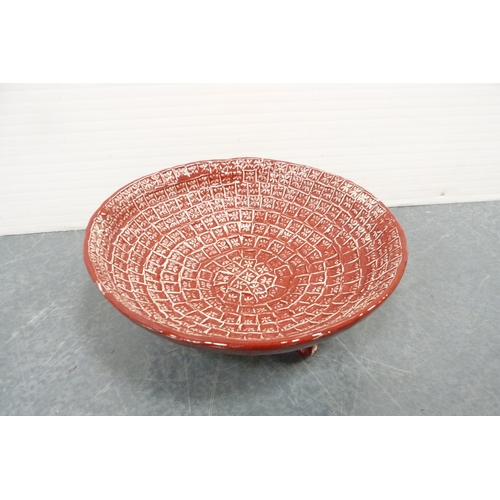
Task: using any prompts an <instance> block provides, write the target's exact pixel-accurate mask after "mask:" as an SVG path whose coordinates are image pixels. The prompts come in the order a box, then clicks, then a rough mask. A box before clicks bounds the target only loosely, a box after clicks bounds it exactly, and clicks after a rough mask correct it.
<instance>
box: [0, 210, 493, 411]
mask: <svg viewBox="0 0 500 500" xmlns="http://www.w3.org/2000/svg"><path fill="white" fill-rule="evenodd" d="M393 211H394V214H395V215H396V217H397V218H398V220H399V221H400V222H401V224H402V226H403V228H404V230H405V232H406V236H407V238H408V248H409V255H410V257H409V261H408V267H407V270H406V273H405V275H404V277H403V279H402V281H401V283H400V285H399V287H398V288H397V289H396V291H395V292H394V294H393V295H391V297H389V299H388V300H387V301H386V302H385V303H384V304H383V306H382V307H380V308H379V309H377V310H376V311H374V312H373V314H372V315H370V316H369V317H368V318H367V319H366V320H365V321H363V322H361V323H359V324H357V325H356V326H354V327H353V328H352V329H350V330H349V331H347V332H345V333H342V334H341V335H339V336H338V337H335V338H332V339H329V340H327V341H325V342H324V343H323V344H321V345H320V349H319V350H318V352H317V353H316V354H315V355H314V356H313V357H311V358H307V359H301V358H300V357H299V356H298V355H296V354H294V353H291V354H284V355H275V356H269V357H234V356H229V355H223V354H218V353H210V352H203V351H199V350H195V349H191V348H187V347H182V346H178V345H175V344H172V343H170V342H169V341H167V340H165V339H162V338H159V337H157V336H155V335H153V334H151V333H150V332H148V331H146V330H143V329H141V328H140V327H137V326H135V325H134V324H133V323H131V322H130V321H129V320H127V319H126V318H125V317H124V316H122V315H121V314H120V313H119V312H118V311H116V310H115V309H114V308H113V306H112V305H111V304H109V303H108V302H107V301H106V300H104V299H103V297H102V295H101V294H100V293H99V291H98V290H97V289H96V287H95V286H94V284H93V283H92V281H91V280H90V278H89V276H88V274H87V271H86V269H85V267H84V264H83V260H82V243H83V231H76V232H63V233H52V234H37V235H24V236H6V237H2V238H0V256H1V259H0V278H1V281H0V283H1V284H0V307H1V309H0V413H1V414H2V415H31V414H36V415H47V414H59V415H62V414H71V415H74V414H120V415H122V414H123V415H129V414H148V415H149V414H165V415H188V414H201V415H208V414H214V415H216V414H225V415H252V414H264V415H292V414H302V415H404V414H408V415H500V341H499V339H500V334H499V327H498V325H499V324H500V306H499V302H498V297H499V296H500V273H499V272H498V270H499V269H500V203H498V202H490V203H471V204H463V205H460V204H457V205H440V206H421V207H404V208H397V209H394V210H393Z"/></svg>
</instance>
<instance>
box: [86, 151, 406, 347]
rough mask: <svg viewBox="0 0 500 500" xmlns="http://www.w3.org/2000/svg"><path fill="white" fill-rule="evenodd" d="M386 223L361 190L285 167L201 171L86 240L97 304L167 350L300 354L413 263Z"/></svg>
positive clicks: (166, 176)
mask: <svg viewBox="0 0 500 500" xmlns="http://www.w3.org/2000/svg"><path fill="white" fill-rule="evenodd" d="M406 258H407V254H406V243H405V239H404V234H403V231H402V229H401V227H400V226H399V224H398V223H397V221H396V220H395V218H394V216H393V215H392V214H391V212H390V211H389V210H388V209H387V207H385V206H384V205H383V204H382V203H381V202H379V201H378V200H377V199H376V198H375V197H374V196H373V195H371V194H370V193H368V192H367V191H365V190H364V189H362V188H361V187H359V186H357V185H355V184H354V183H352V182H350V181H348V180H346V179H344V178H342V177H339V176H336V175H331V174H328V173H325V172H322V171H320V170H317V169H314V168H310V167H306V166H303V165H296V164H291V163H287V162H281V161H275V160H265V159H259V158H239V159H231V160H213V161H205V162H196V163H192V164H188V165H183V166H179V167H174V168H170V169H167V170H164V171H161V172H158V173H156V174H152V175H149V176H146V177H144V178H142V179H139V180H137V181H135V182H132V183H131V184H129V185H127V186H125V187H124V188H122V189H121V190H119V191H118V192H117V193H115V194H114V195H113V196H111V197H110V198H109V199H108V200H106V201H105V202H104V203H103V204H102V206H101V207H100V208H99V210H98V211H97V212H96V214H95V215H94V216H93V217H92V219H91V221H90V223H89V226H88V228H87V233H86V241H85V260H86V264H87V267H88V269H89V272H90V274H91V276H92V278H93V279H94V281H95V282H96V283H97V285H98V287H99V289H100V290H101V292H102V293H103V294H104V295H105V296H106V297H107V298H108V299H109V300H111V302H112V303H113V304H114V305H115V306H116V307H118V308H119V309H120V310H121V311H122V312H123V313H124V314H126V315H127V316H128V317H129V318H131V319H132V320H134V321H136V322H137V323H139V324H141V325H142V326H145V327H146V328H149V329H151V330H153V331H155V332H158V333H160V334H163V335H166V336H168V337H170V338H171V339H172V340H177V341H180V342H186V343H191V344H200V345H205V346H215V347H221V348H227V349H231V348H235V349H266V348H269V349H271V348H272V349H276V348H279V347H280V346H283V347H286V346H290V345H297V346H301V345H303V344H305V343H308V342H309V343H310V342H311V341H312V340H314V339H318V338H319V337H322V336H326V335H329V334H332V333H334V332H336V331H337V330H339V329H341V328H344V327H345V326H347V325H349V324H351V323H352V322H354V321H356V320H358V319H360V318H362V317H363V316H364V315H366V314H368V313H369V312H370V311H372V310H373V309H374V308H375V307H376V306H377V305H379V304H380V303H381V302H382V301H383V300H385V298H386V297H387V296H388V295H389V294H390V293H391V292H392V291H393V290H394V288H395V287H396V285H397V283H398V282H399V280H400V278H401V276H402V274H403V271H404V267H405V264H406Z"/></svg>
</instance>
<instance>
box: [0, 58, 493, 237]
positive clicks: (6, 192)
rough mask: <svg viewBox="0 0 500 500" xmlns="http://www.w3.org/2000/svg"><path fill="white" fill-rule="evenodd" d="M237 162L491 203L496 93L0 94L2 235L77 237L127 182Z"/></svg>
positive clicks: (352, 87) (443, 87)
mask: <svg viewBox="0 0 500 500" xmlns="http://www.w3.org/2000/svg"><path fill="white" fill-rule="evenodd" d="M209 59H210V57H207V60H209ZM278 66H279V65H278ZM299 72H300V73H304V69H301V70H299ZM305 73H307V71H306V72H305ZM305 73H304V74H305ZM202 74H203V72H202V71H201V72H200V75H202ZM300 78H301V77H300V76H298V79H300ZM236 156H257V157H266V158H279V159H281V160H287V161H292V162H296V163H302V164H305V165H311V166H313V167H316V168H321V169H323V170H327V171H328V172H330V173H335V174H338V175H341V176H343V177H346V178H347V179H351V180H352V181H353V182H355V183H357V184H359V185H360V186H363V187H364V188H366V189H367V190H368V191H370V192H371V193H373V194H374V195H375V196H377V198H379V199H381V200H383V201H384V202H385V203H386V205H388V206H398V205H421V204H424V203H428V204H431V203H449V202H457V201H460V202H466V201H481V200H484V201H485V200H495V199H496V200H498V199H500V176H498V175H497V172H498V168H499V164H500V85H499V84H493V85H489V84H487V85H484V84H280V85H273V84H258V85H257V84H255V85H253V84H236V85H228V84H216V85H111V84H109V85H108V84H105V85H99V84H81V85H79V84H77V85H69V84H33V85H20V84H2V85H0V177H1V179H2V182H0V234H20V233H29V232H42V231H57V230H58V231H61V230H65V229H83V228H85V226H86V224H87V222H88V220H89V218H90V217H91V215H92V213H93V212H94V210H95V208H96V207H98V206H99V204H100V203H101V202H102V201H103V200H104V199H105V198H106V197H107V196H109V195H110V194H111V193H113V192H114V191H116V190H117V189H119V188H120V187H121V186H124V185H125V184H127V183H128V182H131V181H133V180H134V179H137V178H139V177H141V176H143V175H147V174H149V173H151V172H156V171H158V170H161V169H163V168H167V167H170V166H174V165H180V164H183V163H187V162H191V161H196V160H204V159H206V158H233V157H236Z"/></svg>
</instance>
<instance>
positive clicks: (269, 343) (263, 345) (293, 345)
mask: <svg viewBox="0 0 500 500" xmlns="http://www.w3.org/2000/svg"><path fill="white" fill-rule="evenodd" d="M237 160H264V161H271V162H276V163H284V164H287V165H290V166H300V167H306V168H308V169H311V170H315V171H318V172H321V173H323V174H325V173H326V174H329V175H335V176H337V177H341V178H342V179H344V180H346V181H348V182H350V183H351V184H352V185H353V186H356V187H358V188H359V189H361V190H362V191H364V192H365V193H367V194H369V195H370V196H371V197H373V199H374V200H376V201H377V203H378V204H379V205H380V206H381V207H382V208H383V209H384V210H385V211H386V213H388V214H389V215H390V216H391V218H392V221H393V223H394V226H395V227H396V229H397V231H398V235H399V238H400V240H401V253H402V257H401V262H400V263H399V265H398V268H397V271H396V275H395V276H394V279H393V280H392V282H391V284H390V285H389V287H387V288H386V289H385V290H384V291H383V292H382V293H381V294H379V295H378V296H377V297H376V298H375V299H373V300H372V301H371V302H370V303H369V304H368V305H367V306H366V307H364V308H363V309H362V310H361V311H360V312H358V313H357V314H355V315H353V316H349V317H347V318H344V319H342V320H341V321H338V322H336V323H335V324H333V325H332V326H331V327H327V328H321V329H314V330H312V331H311V332H310V333H309V332H306V333H301V334H298V335H297V336H294V337H291V338H289V339H276V338H274V339H260V340H259V339H237V338H226V339H225V340H224V342H214V340H213V339H214V336H208V335H207V336H206V338H205V340H203V339H204V336H203V334H196V335H191V334H189V333H184V332H178V331H176V330H175V329H173V328H171V327H168V326H165V325H161V324H159V323H157V322H156V321H153V320H151V319H149V318H146V317H144V316H142V315H140V314H139V313H136V312H135V311H132V310H130V309H129V308H128V307H127V306H126V305H124V304H123V303H122V302H120V301H119V300H118V299H117V298H116V297H115V295H114V294H112V293H110V292H108V291H107V290H105V289H104V288H103V287H102V285H101V283H100V281H99V279H98V276H97V272H96V270H95V269H94V266H93V264H92V262H91V261H90V256H89V240H90V235H91V229H92V226H93V224H94V221H95V219H96V218H97V217H98V216H99V215H100V214H101V213H103V212H104V211H105V210H104V207H105V206H106V204H107V203H108V202H109V201H110V200H111V199H113V198H114V197H115V196H116V195H117V194H118V193H120V192H121V191H123V190H125V189H126V188H127V187H129V186H131V185H133V184H136V183H138V182H140V181H141V180H144V179H147V178H150V177H151V176H153V175H155V174H158V173H160V172H165V171H168V170H173V169H176V168H182V167H186V166H191V165H196V164H206V163H209V162H234V161H237ZM83 258H84V262H85V266H86V268H87V271H88V273H89V275H90V277H91V279H92V281H93V282H94V284H95V285H96V286H97V288H98V289H99V291H100V292H101V293H102V295H104V297H105V298H106V299H107V300H108V301H109V302H110V303H111V304H112V305H113V306H114V307H115V308H116V309H118V310H119V311H120V312H121V313H122V314H123V315H124V316H126V317H127V318H129V319H130V320H132V321H133V322H134V323H136V324H138V325H139V326H141V327H143V328H146V329H147V330H150V331H152V332H153V333H156V334H159V335H160V336H163V337H166V338H168V339H169V340H172V341H174V342H176V343H180V344H182V345H189V346H192V347H200V348H204V349H209V350H216V351H226V352H231V351H234V352H236V353H249V354H251V353H252V351H253V352H256V353H257V352H261V353H265V352H267V351H273V352H280V351H281V352H286V351H290V350H298V349H301V348H304V347H307V346H308V345H311V344H314V343H318V342H320V341H322V340H323V339H325V338H328V337H331V336H332V335H334V334H337V333H340V332H341V331H342V330H344V329H346V328H347V327H349V326H351V325H353V324H354V323H356V322H357V321H359V320H361V319H363V318H365V317H366V316H368V315H369V314H370V313H372V312H373V311H375V310H376V309H377V308H378V307H379V306H380V305H381V304H382V303H383V302H385V301H386V300H387V298H388V297H389V296H390V295H392V293H393V292H394V290H395V289H396V288H397V286H398V285H399V283H400V281H401V278H402V277H403V274H404V272H405V269H406V265H407V262H408V246H407V241H406V236H405V233H404V231H403V228H402V226H401V224H400V223H399V222H398V220H397V219H396V217H395V216H394V214H393V213H392V212H391V211H390V210H389V208H388V207H387V206H386V205H385V204H384V203H383V202H382V201H380V200H379V199H378V198H377V197H376V196H375V195H373V194H372V193H370V192H369V191H367V190H366V189H365V188H363V187H362V186H359V185H358V184H356V183H355V182H353V181H351V180H349V179H346V178H345V177H343V176H340V175H338V174H331V173H329V172H325V171H324V170H321V169H319V168H315V167H310V166H308V165H303V164H300V163H292V162H289V161H286V160H273V159H271V158H263V157H253V156H242V157H234V158H223V159H210V160H197V161H193V162H189V163H183V164H179V165H174V166H171V167H167V168H164V169H161V170H158V171H156V172H152V173H149V174H146V175H144V176H142V177H139V178H137V179H134V180H133V181H131V182H129V183H127V184H125V185H124V186H122V187H120V188H119V189H117V190H116V191H115V192H113V194H111V195H110V196H108V197H107V198H106V199H105V200H104V201H103V202H102V203H101V204H100V206H99V208H97V210H96V211H95V212H94V214H93V215H92V217H91V218H90V220H89V222H88V224H87V227H86V229H85V237H84V243H83Z"/></svg>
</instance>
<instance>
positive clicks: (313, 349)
mask: <svg viewBox="0 0 500 500" xmlns="http://www.w3.org/2000/svg"><path fill="white" fill-rule="evenodd" d="M317 350H318V346H317V345H312V346H311V347H306V348H305V349H299V350H298V351H297V352H298V353H299V354H300V355H301V356H303V357H304V358H308V357H309V356H312V355H313V354H314V353H315V352H316V351H317Z"/></svg>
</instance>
